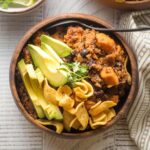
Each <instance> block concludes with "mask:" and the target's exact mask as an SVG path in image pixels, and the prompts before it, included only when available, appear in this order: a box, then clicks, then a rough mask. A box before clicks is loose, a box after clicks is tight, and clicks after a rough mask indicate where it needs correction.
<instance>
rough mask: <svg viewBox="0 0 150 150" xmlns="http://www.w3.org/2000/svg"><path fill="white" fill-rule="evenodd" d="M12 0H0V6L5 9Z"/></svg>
mask: <svg viewBox="0 0 150 150" xmlns="http://www.w3.org/2000/svg"><path fill="white" fill-rule="evenodd" d="M12 1H13V0H0V5H1V6H2V8H4V9H7V8H8V7H9V5H10V4H11V3H12Z"/></svg>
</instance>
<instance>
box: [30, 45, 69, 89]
mask: <svg viewBox="0 0 150 150" xmlns="http://www.w3.org/2000/svg"><path fill="white" fill-rule="evenodd" d="M28 49H29V51H30V54H31V57H32V60H33V62H34V64H35V66H36V67H38V68H39V69H40V70H41V72H42V73H43V74H44V76H45V77H46V78H47V80H48V81H49V83H50V84H51V85H52V86H54V87H59V86H62V85H64V84H65V83H67V79H68V74H67V72H65V71H63V70H59V67H60V63H59V61H56V57H55V58H54V57H53V55H48V54H47V53H46V52H45V51H44V50H42V49H41V48H40V47H38V46H34V45H31V44H29V45H28Z"/></svg>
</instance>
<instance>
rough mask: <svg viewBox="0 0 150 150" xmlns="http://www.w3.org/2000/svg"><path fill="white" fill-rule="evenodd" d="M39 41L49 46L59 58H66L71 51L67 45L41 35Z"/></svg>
mask: <svg viewBox="0 0 150 150" xmlns="http://www.w3.org/2000/svg"><path fill="white" fill-rule="evenodd" d="M41 41H42V42H43V43H46V44H47V45H49V46H51V47H52V49H54V51H55V52H56V53H57V54H58V55H59V56H60V57H66V56H69V55H70V54H71V51H72V49H71V48H70V47H69V46H68V45H67V44H65V43H63V42H61V41H59V40H56V39H54V38H52V37H50V36H47V35H41Z"/></svg>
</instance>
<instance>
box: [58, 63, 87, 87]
mask: <svg viewBox="0 0 150 150" xmlns="http://www.w3.org/2000/svg"><path fill="white" fill-rule="evenodd" d="M59 70H64V71H66V72H68V84H70V85H72V86H73V85H74V83H75V82H78V81H81V80H83V79H85V78H88V66H87V65H86V64H80V63H79V62H72V63H62V64H61V66H60V68H59Z"/></svg>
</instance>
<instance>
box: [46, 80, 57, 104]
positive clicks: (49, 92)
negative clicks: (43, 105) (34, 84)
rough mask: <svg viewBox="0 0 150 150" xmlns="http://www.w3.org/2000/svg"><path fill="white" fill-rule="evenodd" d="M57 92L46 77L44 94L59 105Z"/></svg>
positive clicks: (48, 99)
mask: <svg viewBox="0 0 150 150" xmlns="http://www.w3.org/2000/svg"><path fill="white" fill-rule="evenodd" d="M56 93H57V91H56V90H55V89H54V88H52V87H51V86H50V85H49V84H48V82H47V80H46V79H45V80H44V88H43V95H44V97H45V99H46V100H47V101H49V102H51V103H53V104H55V105H58V101H57V99H56Z"/></svg>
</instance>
